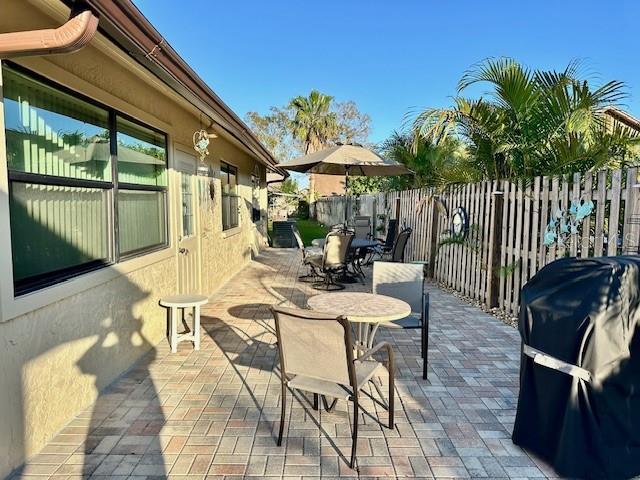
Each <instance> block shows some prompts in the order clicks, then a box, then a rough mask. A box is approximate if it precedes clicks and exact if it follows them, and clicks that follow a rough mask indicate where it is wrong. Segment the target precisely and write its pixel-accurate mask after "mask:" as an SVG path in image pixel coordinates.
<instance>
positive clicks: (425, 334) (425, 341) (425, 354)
mask: <svg viewBox="0 0 640 480" xmlns="http://www.w3.org/2000/svg"><path fill="white" fill-rule="evenodd" d="M426 303H427V304H426V306H425V308H424V314H423V318H422V379H423V380H427V375H428V366H429V300H428V298H427V301H426Z"/></svg>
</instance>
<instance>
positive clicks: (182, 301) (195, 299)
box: [160, 295, 209, 353]
mask: <svg viewBox="0 0 640 480" xmlns="http://www.w3.org/2000/svg"><path fill="white" fill-rule="evenodd" d="M208 302H209V299H208V298H207V297H205V296H204V295H171V296H169V297H164V298H162V299H160V305H162V306H163V307H167V308H168V309H169V310H170V313H169V332H170V339H169V343H170V344H171V353H176V352H177V351H178V342H183V341H191V342H193V348H194V349H195V350H200V306H201V305H204V304H205V303H208ZM187 308H193V327H192V329H191V333H183V334H180V335H178V309H182V311H183V313H184V310H185V309H187Z"/></svg>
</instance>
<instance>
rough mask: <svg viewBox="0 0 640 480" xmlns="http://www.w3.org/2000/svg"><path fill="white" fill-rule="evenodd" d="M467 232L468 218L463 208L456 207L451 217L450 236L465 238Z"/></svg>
mask: <svg viewBox="0 0 640 480" xmlns="http://www.w3.org/2000/svg"><path fill="white" fill-rule="evenodd" d="M468 231H469V216H468V215H467V211H466V210H465V209H464V207H458V208H456V209H455V210H454V211H453V215H452V216H451V234H452V235H453V236H454V237H456V238H465V237H466V236H467V232H468Z"/></svg>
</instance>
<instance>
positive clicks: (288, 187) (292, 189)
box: [280, 177, 299, 194]
mask: <svg viewBox="0 0 640 480" xmlns="http://www.w3.org/2000/svg"><path fill="white" fill-rule="evenodd" d="M298 190H299V186H298V182H297V181H296V179H295V178H291V177H289V178H285V179H284V181H283V182H282V183H281V184H280V191H281V192H282V193H289V194H296V193H298Z"/></svg>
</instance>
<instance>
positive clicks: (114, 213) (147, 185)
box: [2, 65, 167, 295]
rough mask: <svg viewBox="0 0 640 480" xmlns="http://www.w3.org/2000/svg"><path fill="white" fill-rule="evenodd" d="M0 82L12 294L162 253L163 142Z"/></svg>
mask: <svg viewBox="0 0 640 480" xmlns="http://www.w3.org/2000/svg"><path fill="white" fill-rule="evenodd" d="M2 74H3V81H4V90H3V93H4V111H5V119H4V120H5V131H6V144H7V168H8V176H9V210H10V224H11V247H12V260H13V277H14V290H15V293H16V295H20V294H23V293H27V292H30V291H33V290H35V289H38V288H42V287H45V286H48V285H52V284H54V283H57V282H59V281H62V280H64V279H67V278H70V277H73V276H75V275H78V274H80V273H84V272H87V271H89V270H92V269H95V268H99V267H102V266H105V265H108V264H111V263H113V262H117V261H118V260H120V259H121V258H123V257H124V256H127V255H132V254H134V253H138V252H144V251H149V250H150V249H154V248H157V247H159V246H164V245H166V244H167V221H166V185H167V181H166V139H165V136H164V135H163V134H161V133H158V132H155V131H153V130H151V129H149V128H147V127H144V126H142V125H139V124H137V123H135V122H133V121H131V120H128V119H124V118H121V117H120V116H118V115H117V114H116V112H114V111H113V110H112V109H109V108H106V107H103V106H99V105H95V104H93V103H91V102H90V101H87V100H84V99H82V98H81V97H80V96H79V95H77V94H72V93H68V92H66V91H65V90H64V89H61V88H56V87H53V86H51V85H50V84H49V83H48V82H46V81H44V80H40V79H36V78H35V76H33V75H31V74H28V73H26V72H24V71H23V70H22V69H18V68H14V67H7V66H6V65H3V70H2ZM116 219H117V222H116V221H115V220H116ZM116 240H117V241H116Z"/></svg>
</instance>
